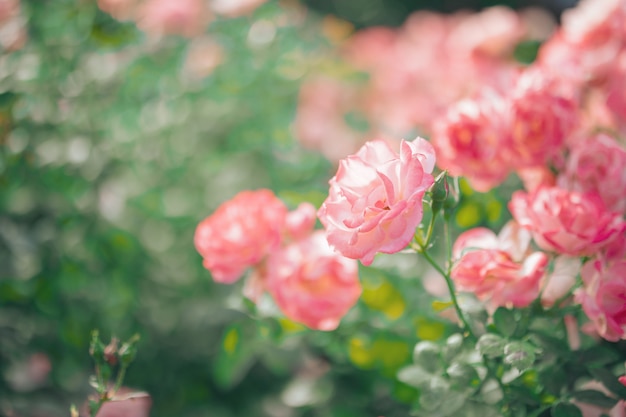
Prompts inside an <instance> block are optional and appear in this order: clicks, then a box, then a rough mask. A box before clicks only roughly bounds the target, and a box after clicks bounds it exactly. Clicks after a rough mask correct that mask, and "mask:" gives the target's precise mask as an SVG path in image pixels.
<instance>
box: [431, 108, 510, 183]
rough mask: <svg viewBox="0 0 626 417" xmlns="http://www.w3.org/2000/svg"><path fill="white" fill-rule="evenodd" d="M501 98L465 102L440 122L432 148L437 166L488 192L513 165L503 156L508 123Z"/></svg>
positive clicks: (451, 110)
mask: <svg viewBox="0 0 626 417" xmlns="http://www.w3.org/2000/svg"><path fill="white" fill-rule="evenodd" d="M503 110H504V102H503V101H502V98H500V97H495V96H493V97H491V96H490V97H484V98H482V99H479V100H471V99H466V100H462V101H460V102H458V103H457V104H456V105H454V106H453V107H451V108H450V110H449V112H448V113H447V114H446V116H445V117H443V118H441V119H439V120H437V121H436V122H435V126H434V132H433V146H434V147H435V149H436V150H437V160H438V165H439V167H440V168H442V169H447V170H448V171H449V172H450V174H452V175H454V176H464V177H466V178H467V180H468V181H469V182H470V184H471V185H472V187H473V188H475V189H476V190H477V191H488V190H490V189H491V188H493V187H494V186H496V185H498V184H500V183H501V182H502V181H503V180H504V179H505V178H506V177H507V175H508V174H509V172H510V169H511V162H512V161H509V160H507V157H506V156H505V155H504V154H503V152H502V148H503V145H504V144H505V143H506V141H507V138H506V135H507V134H508V133H507V129H506V127H507V124H506V118H505V115H504V114H503Z"/></svg>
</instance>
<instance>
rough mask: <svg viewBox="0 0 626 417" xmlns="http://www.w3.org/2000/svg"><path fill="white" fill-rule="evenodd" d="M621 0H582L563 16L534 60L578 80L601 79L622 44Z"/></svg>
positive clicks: (625, 15)
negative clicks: (559, 27)
mask: <svg viewBox="0 0 626 417" xmlns="http://www.w3.org/2000/svg"><path fill="white" fill-rule="evenodd" d="M624 19H626V3H625V2H624V1H623V0H584V1H581V2H580V3H579V4H578V6H577V7H575V8H572V9H569V10H566V11H565V12H564V13H563V15H562V28H561V30H559V32H558V33H557V34H556V35H555V36H553V37H552V39H550V40H549V41H548V42H547V43H546V44H544V45H543V46H542V47H541V49H540V51H539V56H538V59H537V61H538V62H539V63H540V65H542V66H544V67H546V68H549V69H550V70H551V71H553V72H554V74H555V75H557V76H561V77H564V78H569V79H571V80H575V81H577V82H587V81H592V80H597V79H602V78H604V76H605V75H606V73H607V71H608V70H609V69H610V68H611V66H612V65H613V62H614V61H615V59H616V58H617V55H618V54H619V52H620V50H621V49H622V47H623V44H624V40H625V35H626V32H625V31H624V23H623V22H624Z"/></svg>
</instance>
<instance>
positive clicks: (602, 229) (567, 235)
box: [509, 187, 626, 256]
mask: <svg viewBox="0 0 626 417" xmlns="http://www.w3.org/2000/svg"><path fill="white" fill-rule="evenodd" d="M509 209H510V210H511V212H512V213H513V217H514V218H515V220H517V221H518V222H519V224H520V225H521V226H522V227H524V228H526V229H528V230H530V231H531V232H532V235H533V238H534V240H535V242H536V243H537V245H539V247H540V248H542V249H544V250H547V251H555V252H558V253H562V254H566V255H573V256H585V255H593V254H595V253H596V252H598V251H599V250H600V249H602V248H603V247H605V246H607V245H608V244H610V243H611V242H613V241H614V240H615V239H617V238H618V237H619V235H620V234H621V233H623V232H624V230H625V229H626V223H625V222H624V220H623V219H622V218H621V216H620V214H618V213H613V212H610V211H608V210H607V209H606V207H605V205H604V203H603V202H602V199H601V198H600V196H599V195H598V194H596V193H585V194H583V193H579V192H576V191H568V190H565V189H562V188H558V187H540V188H538V189H537V190H536V191H534V192H533V193H530V194H529V193H526V192H523V191H516V192H515V193H513V197H512V199H511V202H510V203H509Z"/></svg>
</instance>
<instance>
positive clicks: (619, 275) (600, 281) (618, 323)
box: [576, 259, 626, 342]
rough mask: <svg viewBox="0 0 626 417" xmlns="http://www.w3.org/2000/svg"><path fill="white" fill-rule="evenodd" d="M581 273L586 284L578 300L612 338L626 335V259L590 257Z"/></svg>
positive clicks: (600, 331) (602, 333)
mask: <svg viewBox="0 0 626 417" xmlns="http://www.w3.org/2000/svg"><path fill="white" fill-rule="evenodd" d="M581 276H582V279H583V283H584V288H583V289H580V290H578V291H577V292H576V300H577V301H578V302H580V303H581V304H582V307H583V311H584V312H585V314H586V315H587V317H589V319H590V320H591V322H592V323H593V325H594V327H595V329H596V331H597V332H598V334H599V335H600V336H601V337H603V338H604V339H606V340H609V341H611V342H616V341H618V340H620V339H626V260H620V261H616V262H610V263H609V264H606V263H604V262H603V261H601V260H599V259H595V260H591V261H588V262H587V263H586V264H585V265H584V266H583V269H582V272H581Z"/></svg>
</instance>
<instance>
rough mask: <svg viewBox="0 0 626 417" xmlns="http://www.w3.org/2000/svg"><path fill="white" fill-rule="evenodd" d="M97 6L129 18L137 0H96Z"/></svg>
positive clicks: (131, 16)
mask: <svg viewBox="0 0 626 417" xmlns="http://www.w3.org/2000/svg"><path fill="white" fill-rule="evenodd" d="M0 1H1V0H0ZM98 7H99V8H100V9H101V10H102V11H104V12H106V13H108V14H110V15H111V16H113V17H114V18H115V19H117V20H129V19H132V18H133V17H134V14H135V9H136V8H137V0H98Z"/></svg>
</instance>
